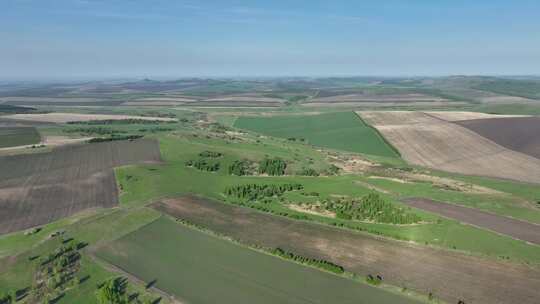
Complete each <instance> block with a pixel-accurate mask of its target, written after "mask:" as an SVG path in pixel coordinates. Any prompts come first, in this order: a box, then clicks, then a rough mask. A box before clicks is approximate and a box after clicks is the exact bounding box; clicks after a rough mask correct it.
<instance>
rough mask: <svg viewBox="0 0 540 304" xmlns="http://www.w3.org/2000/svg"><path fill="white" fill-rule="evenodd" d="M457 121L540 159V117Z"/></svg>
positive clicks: (484, 135) (474, 130)
mask: <svg viewBox="0 0 540 304" xmlns="http://www.w3.org/2000/svg"><path fill="white" fill-rule="evenodd" d="M456 123H457V124H459V125H461V126H463V127H465V128H467V129H469V130H471V131H473V132H476V133H477V134H479V135H481V136H483V137H485V138H488V139H490V140H492V141H494V142H496V143H497V144H499V145H501V146H503V147H505V148H508V149H511V150H514V151H518V152H521V153H524V154H527V155H530V156H532V157H536V158H539V159H540V117H505V118H489V119H473V120H464V121H459V122H456Z"/></svg>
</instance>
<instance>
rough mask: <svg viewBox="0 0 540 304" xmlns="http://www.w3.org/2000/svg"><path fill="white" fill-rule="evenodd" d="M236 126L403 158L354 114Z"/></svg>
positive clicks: (247, 121) (251, 120) (250, 120)
mask: <svg viewBox="0 0 540 304" xmlns="http://www.w3.org/2000/svg"><path fill="white" fill-rule="evenodd" d="M235 127H237V128H242V129H248V130H252V131H255V132H259V133H262V134H268V135H271V136H276V137H283V138H295V139H298V140H306V141H307V142H309V143H310V144H313V145H316V146H321V147H327V148H332V149H338V150H344V151H351V152H360V153H365V154H371V155H377V156H383V157H394V158H395V157H399V155H398V154H397V153H396V152H395V151H394V150H393V149H392V147H390V146H389V145H388V144H387V143H386V142H385V141H384V139H382V138H381V137H380V135H379V134H378V133H377V132H376V131H374V130H373V129H372V128H370V127H369V126H367V125H366V124H365V123H364V122H363V121H362V120H361V119H359V118H358V117H357V116H356V115H355V114H354V113H352V112H338V113H328V114H321V115H306V116H300V117H298V116H275V117H240V118H239V119H238V120H236V123H235Z"/></svg>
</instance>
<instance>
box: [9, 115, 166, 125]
mask: <svg viewBox="0 0 540 304" xmlns="http://www.w3.org/2000/svg"><path fill="white" fill-rule="evenodd" d="M3 118H9V119H17V120H28V121H41V122H52V123H67V122H71V121H91V120H123V119H140V120H149V121H176V119H175V118H168V117H149V116H132V115H108V114H79V113H47V114H13V115H6V116H3Z"/></svg>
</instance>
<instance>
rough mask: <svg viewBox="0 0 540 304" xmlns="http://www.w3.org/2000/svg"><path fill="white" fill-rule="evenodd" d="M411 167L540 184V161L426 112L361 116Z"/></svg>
mask: <svg viewBox="0 0 540 304" xmlns="http://www.w3.org/2000/svg"><path fill="white" fill-rule="evenodd" d="M358 113H359V114H360V115H361V116H362V118H364V119H365V120H366V121H367V122H368V123H370V124H371V125H372V126H374V127H375V128H377V129H378V130H379V131H380V133H381V134H382V135H383V136H384V137H385V138H386V139H387V140H388V141H389V142H390V143H391V144H392V145H393V146H394V147H396V148H397V149H398V150H399V152H400V154H401V156H402V157H403V158H404V159H405V160H406V161H407V162H409V163H411V164H414V165H419V166H424V167H428V168H434V169H439V170H443V171H448V172H454V173H460V174H465V175H477V176H488V177H496V178H502V179H510V180H516V181H522V182H528V183H537V184H540V159H537V158H534V157H531V156H528V155H525V154H522V153H519V152H516V151H512V150H509V149H507V148H505V147H503V146H500V145H498V144H497V143H495V142H493V141H491V140H489V139H487V138H484V137H482V136H480V135H478V134H476V133H474V132H473V131H470V130H468V129H466V128H464V127H462V126H459V125H458V124H455V123H451V122H447V121H444V120H442V119H440V118H435V117H432V116H430V115H427V114H425V113H422V112H407V111H388V112H383V111H378V112H373V111H372V112H369V111H368V112H358Z"/></svg>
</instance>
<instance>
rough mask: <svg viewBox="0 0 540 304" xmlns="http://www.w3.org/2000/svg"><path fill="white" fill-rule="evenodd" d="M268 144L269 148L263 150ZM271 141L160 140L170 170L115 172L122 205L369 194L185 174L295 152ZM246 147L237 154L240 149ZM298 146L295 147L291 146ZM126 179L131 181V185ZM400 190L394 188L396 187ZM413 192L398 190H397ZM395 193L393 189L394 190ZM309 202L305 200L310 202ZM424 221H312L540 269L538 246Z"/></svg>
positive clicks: (338, 179) (332, 186) (346, 180)
mask: <svg viewBox="0 0 540 304" xmlns="http://www.w3.org/2000/svg"><path fill="white" fill-rule="evenodd" d="M267 142H268V146H266V147H265V146H264V144H266V143H267ZM271 142H272V140H270V139H268V141H265V142H263V143H261V144H259V145H254V144H246V143H242V144H223V143H222V142H221V143H220V141H219V140H207V139H201V138H197V139H188V138H174V137H165V138H161V141H160V144H161V150H162V156H163V158H164V159H165V160H167V161H168V163H167V165H160V166H138V167H126V168H120V169H118V170H117V177H118V179H119V182H120V183H121V184H122V187H123V189H124V192H123V193H122V195H121V197H120V199H121V202H122V204H123V205H125V206H137V205H144V204H146V203H147V202H148V201H149V200H152V199H156V198H159V197H163V196H174V195H179V194H185V193H196V194H200V195H204V196H207V197H211V198H216V199H220V200H223V196H222V194H221V193H222V192H223V191H224V189H225V187H227V186H230V185H235V184H238V183H253V182H260V183H262V182H265V183H284V182H299V183H302V184H303V185H304V186H305V191H306V192H311V191H316V192H319V193H320V194H321V198H328V197H330V196H332V195H336V194H339V195H349V196H354V197H358V196H362V195H365V194H367V193H369V192H370V191H371V190H369V189H367V188H365V187H363V186H361V185H359V184H357V183H356V182H355V181H357V180H361V181H366V180H367V179H366V178H363V177H361V176H354V175H344V176H335V177H298V176H285V177H235V176H229V175H227V174H226V171H225V170H224V169H222V170H221V171H220V172H218V173H207V172H201V171H198V170H196V169H192V168H186V167H185V165H184V162H185V161H186V160H188V159H190V158H192V157H193V156H194V155H197V153H199V152H201V151H204V150H206V149H208V147H209V146H210V147H212V146H213V147H214V148H213V149H212V150H215V151H221V152H225V153H226V154H227V153H229V154H231V153H232V155H230V156H229V157H230V159H233V158H234V157H246V156H249V155H252V154H253V155H255V156H256V155H260V152H259V149H263V150H264V151H266V152H267V153H269V154H270V153H271V151H272V152H274V149H275V152H276V153H278V152H283V150H282V149H285V150H286V149H288V148H291V144H288V143H287V144H286V145H285V146H283V145H282V146H280V147H274V148H273V149H269V147H271V145H270V143H271ZM237 145H239V146H240V147H242V148H241V149H239V150H236V146H237ZM293 146H296V145H293ZM128 176H131V177H130V178H129V179H128ZM369 182H370V183H382V184H381V186H388V187H389V189H390V190H392V191H403V192H404V193H408V194H411V193H415V191H416V193H420V192H421V193H422V194H426V196H427V197H433V196H434V197H435V198H439V197H437V196H436V195H437V194H438V193H445V192H443V191H441V190H436V189H435V190H434V189H433V188H432V187H431V186H430V185H428V184H413V185H407V186H403V185H401V184H400V185H397V184H398V183H393V184H389V183H392V182H388V181H374V180H369ZM394 184H396V185H394ZM400 186H401V187H409V188H407V189H405V188H399V187H400ZM393 187H395V188H393ZM445 195H446V196H448V197H450V196H453V195H455V196H456V198H463V199H464V198H467V199H468V200H469V201H474V198H475V196H466V195H465V194H462V193H460V192H454V191H449V192H446V194H445ZM399 196H400V195H399V193H398V194H397V195H395V196H394V195H390V196H388V195H387V196H386V197H387V198H388V199H390V200H393V201H394V202H395V203H397V201H396V199H397V198H398V197H399ZM291 199H293V200H295V201H299V202H302V201H304V198H302V196H296V198H293V197H291ZM483 199H484V202H485V203H489V198H486V197H483ZM306 201H307V200H306ZM268 207H269V208H270V209H272V210H275V211H278V212H280V211H286V212H289V213H294V212H291V211H290V210H289V209H287V208H286V207H285V206H283V205H282V204H279V203H275V204H270V205H269V206H268ZM418 213H419V214H422V215H423V216H424V218H426V219H427V220H429V221H430V222H431V223H430V224H423V225H413V226H396V225H387V224H374V223H364V222H351V221H348V222H346V221H339V220H335V219H330V218H325V217H320V216H316V215H308V217H309V218H310V219H311V220H314V221H319V222H324V223H332V222H343V223H348V224H350V225H353V226H355V227H358V228H361V229H364V230H368V231H370V232H373V233H378V234H383V235H387V236H391V237H393V238H398V239H403V240H412V241H415V242H418V243H428V244H430V245H436V246H441V247H443V248H456V249H458V250H463V251H467V252H474V253H479V254H486V255H490V256H495V257H499V256H505V257H507V256H508V257H511V258H512V259H513V260H523V261H530V262H533V263H540V254H539V251H540V250H539V248H538V246H531V245H527V244H526V243H525V242H522V241H517V240H513V239H511V238H509V237H504V236H500V235H497V234H495V233H491V232H488V231H485V230H481V229H477V228H474V227H471V226H467V225H462V224H459V223H458V222H455V221H450V220H446V219H441V220H440V221H439V222H438V223H437V221H436V219H437V217H435V216H432V215H429V214H426V213H423V212H418Z"/></svg>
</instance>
